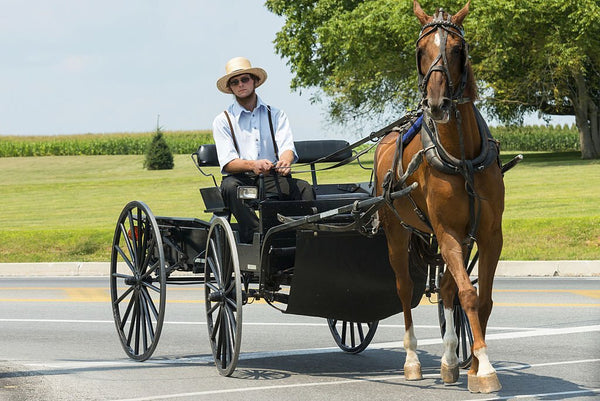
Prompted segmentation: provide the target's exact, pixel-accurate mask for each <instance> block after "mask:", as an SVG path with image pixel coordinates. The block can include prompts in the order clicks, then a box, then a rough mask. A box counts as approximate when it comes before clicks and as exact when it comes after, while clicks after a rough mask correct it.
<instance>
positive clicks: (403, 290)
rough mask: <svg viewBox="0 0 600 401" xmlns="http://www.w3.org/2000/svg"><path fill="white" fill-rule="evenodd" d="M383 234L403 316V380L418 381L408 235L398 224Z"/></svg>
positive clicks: (419, 371) (389, 226)
mask: <svg viewBox="0 0 600 401" xmlns="http://www.w3.org/2000/svg"><path fill="white" fill-rule="evenodd" d="M382 217H384V213H382ZM387 217H388V218H391V219H392V220H393V219H394V217H393V216H389V215H388V216H387ZM388 221H389V220H388ZM385 233H386V237H387V239H388V251H389V257H390V264H391V266H392V269H393V270H394V273H395V275H396V291H397V293H398V297H399V298H400V301H401V302H402V312H403V314H404V329H405V331H404V350H405V351H406V360H405V362H404V378H405V379H406V380H420V379H422V378H423V375H422V373H421V362H420V361H419V356H418V355H417V352H416V350H417V337H416V336H415V330H414V326H413V321H412V313H411V303H412V292H413V282H412V279H411V278H410V274H409V271H408V243H409V239H410V234H409V233H408V231H406V230H405V229H404V228H403V227H402V226H400V224H394V223H392V224H387V225H386V226H385Z"/></svg>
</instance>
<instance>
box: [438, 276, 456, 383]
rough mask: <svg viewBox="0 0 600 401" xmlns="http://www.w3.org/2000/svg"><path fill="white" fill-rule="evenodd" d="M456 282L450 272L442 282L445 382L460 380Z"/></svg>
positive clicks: (441, 373)
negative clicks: (455, 322) (456, 326)
mask: <svg viewBox="0 0 600 401" xmlns="http://www.w3.org/2000/svg"><path fill="white" fill-rule="evenodd" d="M456 290H457V288H456V283H455V282H454V279H453V278H452V275H451V274H450V273H448V274H444V277H443V278H442V283H441V293H442V294H443V296H442V300H443V304H444V319H445V322H446V332H445V333H444V338H443V339H442V340H443V343H444V354H443V355H442V366H441V368H440V375H441V377H442V380H443V382H444V383H447V384H451V383H456V381H457V380H458V374H459V369H458V355H456V348H457V347H458V337H457V335H456V328H455V327H454V297H455V296H456Z"/></svg>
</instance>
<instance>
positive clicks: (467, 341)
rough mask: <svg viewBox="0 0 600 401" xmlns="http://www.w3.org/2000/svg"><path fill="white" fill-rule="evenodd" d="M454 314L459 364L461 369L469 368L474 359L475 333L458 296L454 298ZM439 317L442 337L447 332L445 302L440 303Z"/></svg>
mask: <svg viewBox="0 0 600 401" xmlns="http://www.w3.org/2000/svg"><path fill="white" fill-rule="evenodd" d="M453 315H454V329H455V331H456V336H457V337H458V344H457V346H456V355H457V356H458V366H459V367H460V368H461V369H468V368H469V367H470V366H471V361H472V360H473V354H472V352H471V349H472V348H471V346H472V345H473V333H472V332H471V324H470V323H469V318H468V317H467V314H466V313H465V311H464V310H463V308H462V306H460V302H459V300H458V296H456V297H455V298H454V304H453ZM438 317H439V321H440V330H441V332H442V338H444V334H446V318H445V317H444V304H443V303H442V302H441V300H440V302H439V303H438Z"/></svg>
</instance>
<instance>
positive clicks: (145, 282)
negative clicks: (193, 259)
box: [110, 201, 166, 361]
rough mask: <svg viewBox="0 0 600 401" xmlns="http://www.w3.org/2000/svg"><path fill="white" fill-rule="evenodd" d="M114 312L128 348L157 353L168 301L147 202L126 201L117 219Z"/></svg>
mask: <svg viewBox="0 0 600 401" xmlns="http://www.w3.org/2000/svg"><path fill="white" fill-rule="evenodd" d="M110 296H111V302H112V309H113V317H114V320H115V325H116V328H117V333H119V339H120V340H121V345H122V346H123V349H124V350H125V353H126V354H127V355H128V356H129V357H130V358H132V359H136V360H138V361H144V360H146V359H148V358H149V357H150V356H151V355H152V353H153V352H154V350H155V348H156V345H157V344H158V339H159V338H160V333H161V329H162V325H163V320H164V315H165V300H166V273H165V256H164V251H163V245H162V238H161V236H160V231H159V229H158V225H157V224H156V219H155V218H154V215H153V214H152V212H151V211H150V208H148V206H146V204H144V203H142V202H138V201H133V202H130V203H128V204H127V205H126V206H125V208H124V209H123V211H122V212H121V215H120V216H119V220H118V222H117V227H116V229H115V235H114V237H113V243H112V251H111V259H110Z"/></svg>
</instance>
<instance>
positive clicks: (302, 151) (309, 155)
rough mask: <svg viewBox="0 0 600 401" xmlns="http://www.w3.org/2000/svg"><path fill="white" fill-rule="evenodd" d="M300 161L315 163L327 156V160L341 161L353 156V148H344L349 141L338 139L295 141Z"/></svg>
mask: <svg viewBox="0 0 600 401" xmlns="http://www.w3.org/2000/svg"><path fill="white" fill-rule="evenodd" d="M294 145H295V146H296V153H298V163H314V162H316V161H321V160H320V159H323V158H324V157H326V156H330V155H331V157H328V158H327V160H322V161H327V162H341V161H342V160H346V159H348V158H350V157H352V149H345V150H344V151H343V152H341V150H342V149H344V148H346V147H347V146H348V142H347V141H344V140H338V139H326V140H322V141H295V142H294Z"/></svg>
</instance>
